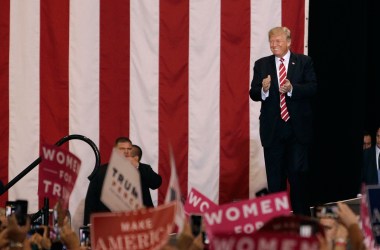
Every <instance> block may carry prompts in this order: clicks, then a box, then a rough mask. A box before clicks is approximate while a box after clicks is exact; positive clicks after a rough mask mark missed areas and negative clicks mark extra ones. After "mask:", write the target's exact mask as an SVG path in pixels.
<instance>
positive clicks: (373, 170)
mask: <svg viewBox="0 0 380 250" xmlns="http://www.w3.org/2000/svg"><path fill="white" fill-rule="evenodd" d="M376 147H377V146H376V145H374V146H372V147H370V148H368V149H365V150H364V151H363V168H362V182H364V183H365V184H367V185H377V184H378V181H379V180H378V176H377V157H376Z"/></svg>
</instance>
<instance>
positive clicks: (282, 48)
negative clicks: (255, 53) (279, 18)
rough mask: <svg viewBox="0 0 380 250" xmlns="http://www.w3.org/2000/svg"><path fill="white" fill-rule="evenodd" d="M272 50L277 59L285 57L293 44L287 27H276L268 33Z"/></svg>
mask: <svg viewBox="0 0 380 250" xmlns="http://www.w3.org/2000/svg"><path fill="white" fill-rule="evenodd" d="M268 38H269V44H270V50H271V51H272V53H273V55H275V56H277V57H284V56H285V55H286V53H288V50H289V49H290V44H291V42H292V39H291V35H290V30H289V29H288V28H286V27H275V28H273V29H271V30H269V32H268Z"/></svg>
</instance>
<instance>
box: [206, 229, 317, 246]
mask: <svg viewBox="0 0 380 250" xmlns="http://www.w3.org/2000/svg"><path fill="white" fill-rule="evenodd" d="M210 249H224V250H246V249H255V250H268V249H271V250H283V249H288V250H318V249H319V242H318V240H317V238H316V237H311V238H309V237H301V236H297V235H293V234H287V233H279V232H260V231H258V232H256V233H254V234H253V235H247V234H244V233H243V234H235V235H227V234H220V235H216V236H215V237H214V238H213V240H212V241H210Z"/></svg>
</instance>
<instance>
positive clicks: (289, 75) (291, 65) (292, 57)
mask: <svg viewBox="0 0 380 250" xmlns="http://www.w3.org/2000/svg"><path fill="white" fill-rule="evenodd" d="M296 66H297V57H296V56H295V55H294V54H293V53H290V58H289V64H288V72H287V73H286V78H287V79H289V81H290V82H292V80H291V79H292V77H293V74H294V70H295V68H296Z"/></svg>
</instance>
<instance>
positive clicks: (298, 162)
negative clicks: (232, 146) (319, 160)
mask: <svg viewBox="0 0 380 250" xmlns="http://www.w3.org/2000/svg"><path fill="white" fill-rule="evenodd" d="M308 150H309V145H305V144H301V143H299V142H298V141H297V138H296V137H295V134H294V132H293V128H292V124H291V118H290V120H288V121H287V122H284V121H283V120H282V119H278V122H277V125H276V131H275V139H274V141H273V143H272V144H271V145H270V146H268V147H264V158H265V168H266V174H267V182H268V190H269V192H270V193H277V192H281V191H285V190H287V181H288V182H289V186H290V202H291V207H292V210H293V213H294V214H301V215H307V216H310V204H309V186H308V185H309V181H308V178H309V171H308V168H309V167H308V166H309V164H308Z"/></svg>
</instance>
